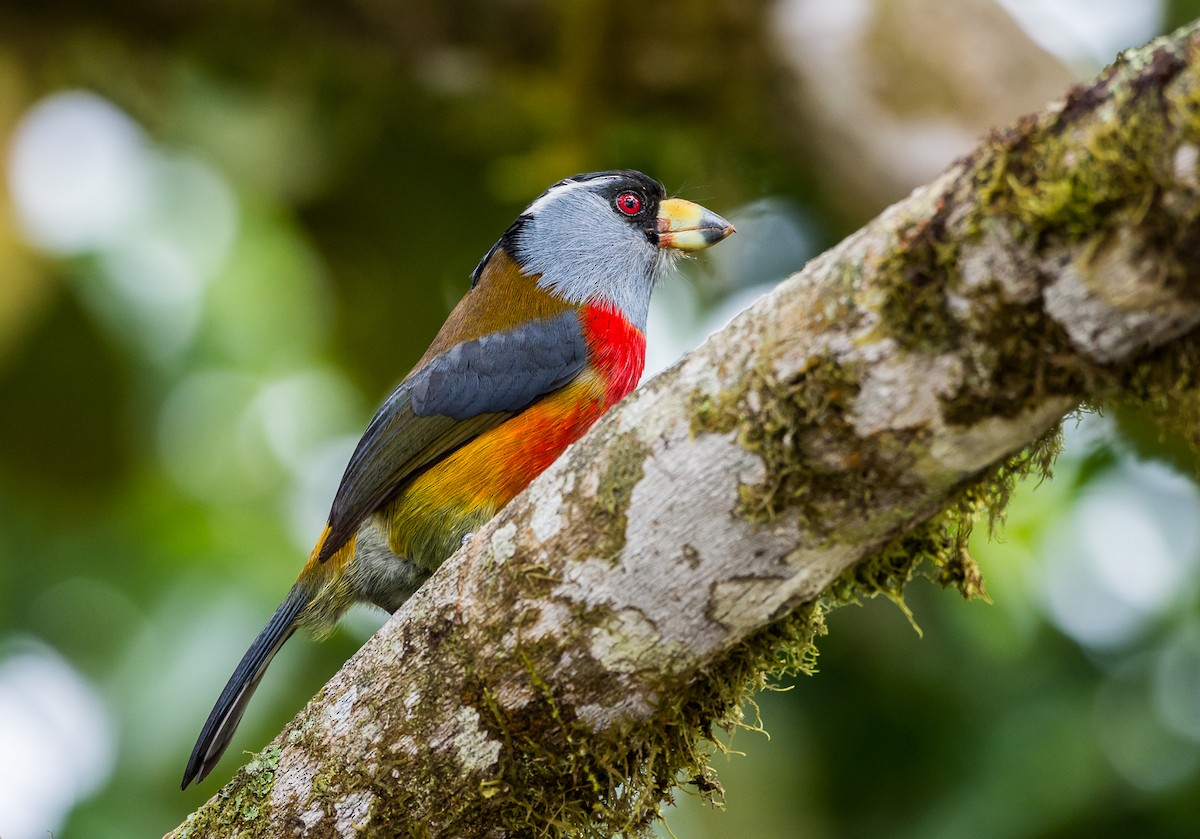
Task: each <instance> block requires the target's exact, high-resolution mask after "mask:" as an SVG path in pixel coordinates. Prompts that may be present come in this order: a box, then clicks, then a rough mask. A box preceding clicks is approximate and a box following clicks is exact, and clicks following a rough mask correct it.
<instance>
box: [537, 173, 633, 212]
mask: <svg viewBox="0 0 1200 839" xmlns="http://www.w3.org/2000/svg"><path fill="white" fill-rule="evenodd" d="M617 179H618V176H616V175H607V176H605V177H603V178H590V179H588V180H586V181H572V180H567V181H564V182H563V183H561V184H556V185H555V186H553V187H551V188H550V189H548V190H546V191H545V192H543V193H542V194H541V196H540V197H538V199H537V200H536V201H534V202H533V203H532V204H530V205H529V206H528V207H527V208H526V209H525V212H524V213H522V214H521V215H525V216H534V215H537V214H538V213H539V212H541V211H542V209H543V208H544V207H545V206H546V204H548V203H550V202H551V201H552V200H554V199H555V198H558V197H559V196H561V195H562V194H563V193H566V192H571V191H573V190H576V189H586V188H588V187H590V186H591V185H592V184H597V183H605V182H608V181H615V180H617Z"/></svg>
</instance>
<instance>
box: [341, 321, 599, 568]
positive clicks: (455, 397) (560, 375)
mask: <svg viewBox="0 0 1200 839" xmlns="http://www.w3.org/2000/svg"><path fill="white" fill-rule="evenodd" d="M586 364H587V341H586V339H585V338H584V335H583V330H582V328H581V327H580V324H579V317H578V315H577V314H576V313H575V312H574V311H568V312H564V313H563V314H561V315H559V316H557V317H554V318H550V319H547V320H539V321H533V322H530V323H528V324H525V325H523V326H520V327H518V328H516V329H511V330H506V331H504V332H494V333H491V334H489V335H484V336H483V337H481V338H476V339H474V340H472V341H465V342H463V343H461V344H457V345H455V346H454V347H452V348H451V349H449V350H447V351H446V352H444V353H442V354H441V355H439V356H436V357H434V358H433V359H432V360H431V361H430V362H429V363H428V364H426V365H425V366H424V367H422V368H421V369H420V370H417V371H415V372H414V373H412V374H410V375H409V376H408V378H406V379H405V380H404V381H403V382H401V383H400V385H399V387H397V388H396V389H395V390H394V391H392V394H391V395H390V396H389V397H388V398H387V400H386V401H384V403H383V405H382V406H381V407H380V409H379V410H378V411H377V412H376V414H375V417H374V418H373V419H372V420H371V423H370V425H368V426H367V430H366V432H365V433H364V434H363V436H362V439H361V440H359V441H358V447H357V448H356V449H355V450H354V454H353V455H352V456H351V458H350V463H349V465H348V466H347V467H346V472H345V474H344V475H342V482H341V485H340V486H339V487H338V491H337V494H336V495H335V496H334V499H333V507H332V509H331V510H330V512H329V529H330V533H329V535H328V536H327V537H326V539H325V542H324V544H323V545H322V546H321V552H320V554H319V555H318V558H319V559H320V561H321V562H324V561H325V560H326V559H328V558H329V557H330V556H332V555H333V554H334V553H335V552H336V551H337V549H338V548H340V547H341V546H342V545H344V544H345V543H346V541H347V540H349V538H350V537H351V536H352V535H353V534H354V532H355V531H356V530H357V529H358V526H359V524H361V523H362V520H363V519H365V518H366V517H367V516H368V515H370V514H371V513H372V512H374V511H375V510H377V509H378V508H379V507H381V506H383V504H385V503H386V502H387V501H388V500H390V499H391V497H392V496H393V495H394V494H395V493H396V491H397V490H398V489H399V488H400V487H401V486H402V485H403V484H404V483H405V482H406V481H408V480H409V479H410V478H413V477H415V476H416V475H417V474H418V473H419V472H420V471H421V470H423V469H424V468H426V467H427V466H430V465H431V464H433V463H434V462H436V461H438V460H441V459H442V458H443V457H445V456H446V455H447V454H449V453H450V452H452V451H454V450H455V449H457V448H459V447H460V446H463V445H465V444H466V443H468V442H470V441H471V440H473V439H474V438H475V437H478V436H479V435H480V434H482V433H483V432H485V431H487V430H489V429H491V428H495V427H496V426H497V425H499V424H500V423H502V422H504V421H505V420H507V419H509V418H511V417H512V416H514V415H515V414H517V413H518V412H520V411H522V410H524V409H525V408H527V407H528V406H529V405H531V404H532V403H533V402H535V401H537V400H538V399H539V398H540V397H542V396H544V395H546V394H547V393H550V392H552V391H554V390H557V389H558V388H560V387H562V386H563V385H565V384H567V383H568V382H570V381H571V380H572V379H574V378H575V377H576V376H577V375H579V372H580V371H581V370H583V368H584V366H585V365H586Z"/></svg>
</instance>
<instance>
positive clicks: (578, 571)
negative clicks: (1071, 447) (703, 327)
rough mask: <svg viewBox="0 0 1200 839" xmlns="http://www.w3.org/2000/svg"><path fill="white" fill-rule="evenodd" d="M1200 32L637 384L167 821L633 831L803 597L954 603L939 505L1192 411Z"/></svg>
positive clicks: (734, 704)
mask: <svg viewBox="0 0 1200 839" xmlns="http://www.w3.org/2000/svg"><path fill="white" fill-rule="evenodd" d="M1198 31H1200V27H1197V26H1196V25H1193V26H1192V27H1189V28H1187V29H1185V30H1181V31H1180V32H1178V33H1176V34H1175V35H1174V36H1172V37H1171V38H1168V39H1163V40H1160V41H1157V42H1155V43H1153V44H1150V45H1148V46H1147V47H1145V48H1142V49H1140V50H1136V51H1130V52H1129V53H1127V54H1125V55H1124V56H1123V57H1122V58H1121V59H1120V60H1119V61H1118V62H1117V63H1116V64H1115V65H1113V66H1112V67H1110V68H1108V69H1107V70H1106V71H1105V72H1104V73H1103V74H1102V75H1101V76H1100V77H1099V78H1098V79H1096V80H1095V81H1094V82H1092V83H1090V84H1088V85H1082V86H1079V87H1076V88H1075V89H1073V90H1071V91H1070V93H1069V94H1068V95H1067V97H1066V98H1065V99H1064V100H1063V101H1061V102H1059V103H1057V104H1055V105H1053V106H1051V107H1049V108H1048V109H1047V110H1046V111H1044V112H1042V113H1041V114H1038V115H1036V116H1033V117H1028V118H1026V119H1024V120H1022V121H1021V122H1020V123H1018V124H1017V125H1016V126H1014V127H1012V128H1010V129H1008V130H1007V131H1004V132H1002V133H997V134H995V135H993V136H992V137H991V138H989V139H988V140H987V141H985V142H984V143H983V144H982V145H981V146H980V147H979V148H978V149H977V150H976V151H975V152H974V153H973V154H972V155H971V156H969V157H968V158H965V159H963V160H961V161H959V162H957V163H956V164H955V165H953V166H952V167H951V168H950V169H949V170H948V171H947V172H945V173H944V174H943V175H942V176H941V177H940V178H938V179H937V180H936V181H935V182H934V183H932V184H930V185H928V186H926V187H923V188H921V189H918V190H917V191H916V192H914V193H913V194H912V195H911V196H910V197H909V198H908V199H906V200H905V201H903V202H901V203H899V204H896V205H895V206H893V207H892V208H890V209H889V210H887V211H886V212H885V213H884V214H883V215H881V216H880V217H879V218H878V219H876V220H875V221H874V222H873V223H872V224H870V225H869V226H868V227H866V228H864V229H863V230H861V231H860V232H858V233H856V234H854V235H853V236H851V237H849V238H848V239H846V240H845V241H844V242H842V243H841V244H840V245H839V246H838V247H836V248H835V249H833V250H832V251H830V252H828V253H826V254H824V255H823V256H821V257H819V258H818V259H815V260H813V261H812V262H811V263H810V264H809V265H808V266H807V267H806V268H805V269H804V270H803V271H802V272H800V273H799V274H797V275H796V276H794V277H792V278H791V279H789V280H788V281H786V282H785V283H783V284H782V285H781V286H780V287H779V288H778V289H776V290H775V291H774V292H773V293H771V294H770V295H768V296H767V297H765V298H763V299H762V300H760V301H759V302H758V303H757V304H756V305H755V306H754V307H753V308H752V309H750V310H749V311H748V312H746V313H745V314H744V315H742V316H741V317H740V318H738V319H737V320H736V321H735V322H734V323H733V324H732V325H731V326H730V327H729V328H727V329H726V330H724V331H723V332H722V333H720V334H719V335H717V336H714V337H713V338H712V339H711V340H710V341H709V342H708V343H707V344H705V345H704V346H703V347H701V348H700V349H699V350H697V351H696V352H694V353H692V354H691V355H689V356H688V357H686V358H685V359H684V360H683V361H682V362H680V363H679V364H678V365H676V366H675V367H674V368H673V369H671V370H669V371H668V372H666V373H664V374H663V375H661V376H659V377H657V378H655V379H654V380H653V381H651V382H649V383H648V384H647V385H646V386H644V387H642V388H641V389H640V390H638V391H637V392H636V393H635V394H634V396H633V397H632V398H630V399H628V400H626V401H625V402H624V403H622V404H621V405H620V406H619V407H618V409H616V410H615V411H614V412H613V413H612V414H610V415H609V416H608V417H606V418H605V420H604V421H602V422H601V423H600V424H599V426H598V427H597V428H596V429H595V430H594V431H593V432H592V433H591V434H589V435H588V436H587V437H586V438H585V439H584V440H583V441H581V442H580V443H579V444H577V445H575V446H573V447H572V448H571V449H570V450H569V451H568V453H567V454H566V455H565V456H564V457H563V458H562V459H561V460H560V461H559V462H558V463H556V464H555V465H554V466H553V467H551V469H550V470H549V471H548V472H547V473H546V474H545V475H543V476H542V478H541V479H539V480H538V481H537V482H536V483H535V484H534V485H533V486H532V487H531V488H530V489H529V491H527V492H526V493H524V494H523V495H522V496H521V497H520V498H518V499H517V500H516V501H515V502H514V503H513V504H512V505H511V506H510V507H509V508H508V509H507V510H505V511H504V512H503V513H502V514H501V515H499V516H498V517H497V518H496V519H495V520H494V521H492V522H491V523H490V524H489V525H488V526H487V527H486V528H484V529H483V531H482V532H480V533H479V534H477V536H476V538H475V539H474V540H473V541H472V543H471V544H470V545H469V546H467V547H466V548H465V549H464V550H462V551H460V552H459V554H458V555H457V556H456V557H454V558H453V559H452V560H450V561H449V562H448V563H447V564H446V565H445V566H444V567H443V568H442V569H441V571H440V572H439V573H438V574H437V575H435V577H434V578H433V579H432V580H430V581H429V583H428V584H427V585H426V586H425V587H424V588H423V589H422V590H421V591H420V592H419V593H418V594H417V595H416V596H415V597H413V598H412V600H411V601H409V603H407V604H406V605H405V606H404V608H402V609H401V610H400V611H399V612H398V613H397V614H396V615H395V616H394V617H393V618H392V620H390V621H389V622H388V624H387V625H386V626H385V627H384V628H383V629H381V630H380V632H379V633H378V634H377V635H376V636H375V637H374V638H373V639H371V640H370V641H369V642H368V643H367V644H366V645H365V646H364V647H363V649H362V650H361V651H360V652H359V653H358V654H357V655H356V656H355V657H354V658H353V659H352V660H351V661H350V662H349V663H347V665H346V666H345V667H344V668H343V669H342V670H341V671H340V672H339V673H338V674H337V675H336V676H335V677H334V678H333V679H332V680H331V681H330V682H329V684H328V685H327V686H326V687H325V689H324V690H323V691H322V692H321V694H320V695H318V696H317V697H316V698H315V699H314V700H313V701H312V702H310V703H309V705H308V706H307V707H306V708H305V709H304V710H303V711H302V712H301V713H300V714H299V715H298V716H297V717H296V719H295V720H294V721H293V722H292V723H291V724H290V725H289V726H288V727H287V729H286V730H285V731H284V732H283V733H282V734H280V736H279V737H278V738H277V739H276V740H275V741H274V742H273V743H272V744H271V745H270V746H269V747H268V748H267V749H266V750H265V751H264V752H263V753H262V754H261V755H260V756H259V757H258V758H256V759H255V760H254V761H252V762H251V763H250V765H249V766H247V767H246V768H245V769H244V770H243V771H242V772H241V773H239V774H238V775H237V777H235V778H234V780H233V781H231V782H230V784H229V785H228V786H226V787H225V788H224V789H223V790H221V791H220V792H219V793H218V794H217V795H216V796H215V797H214V798H213V799H212V800H211V801H210V802H209V803H208V804H207V805H205V807H204V808H202V809H201V810H200V811H198V812H197V813H195V814H193V816H191V817H190V818H189V819H188V821H187V822H186V823H185V824H183V825H182V826H181V827H180V828H179V829H177V830H176V831H175V832H174V833H173V834H172V835H174V836H178V837H195V836H233V835H246V836H258V835H264V836H277V835H278V836H289V835H309V836H357V835H369V836H393V835H416V836H426V835H428V836H451V835H453V836H497V837H499V836H518V835H547V834H548V835H556V834H560V833H561V834H563V835H567V834H571V835H574V834H576V833H589V832H590V833H592V834H595V835H613V834H615V833H620V832H622V831H630V832H635V831H637V830H638V829H640V828H641V827H644V826H645V825H646V824H648V823H649V822H650V821H651V820H652V819H653V818H654V814H655V812H656V811H657V807H658V805H659V803H660V802H661V801H662V799H663V798H664V797H665V796H668V795H669V794H670V792H671V790H672V788H673V787H674V785H675V784H677V783H679V782H680V781H684V782H687V781H688V779H689V778H690V779H691V780H690V782H691V783H694V784H696V785H697V787H698V788H699V789H700V790H701V791H702V792H703V791H711V789H712V787H713V782H712V779H711V778H710V777H709V776H708V774H707V772H706V769H705V767H704V763H703V749H704V745H705V744H704V740H705V738H706V737H707V736H708V734H709V731H710V729H711V727H712V725H714V724H716V723H721V722H729V721H731V720H734V719H736V714H737V712H738V708H739V707H740V703H741V701H742V700H743V698H744V696H745V693H744V691H745V690H746V689H747V686H751V687H752V686H753V685H754V684H755V683H756V680H758V679H760V678H761V675H762V673H763V672H765V671H767V670H770V669H771V668H772V667H773V666H779V665H797V664H802V663H803V657H804V655H805V651H806V647H805V645H806V643H807V641H808V638H809V636H810V635H811V633H812V632H814V631H817V630H818V629H819V626H820V624H819V616H820V608H821V606H822V604H823V603H825V604H828V602H830V600H832V599H836V598H838V597H841V596H845V595H847V594H848V593H849V594H852V593H853V588H854V587H855V586H858V587H860V588H861V587H867V588H868V589H869V588H870V587H872V586H875V587H881V588H883V589H885V590H889V589H890V588H891V587H893V586H899V585H901V584H902V583H903V581H904V579H905V578H906V576H907V574H908V573H910V571H911V560H912V558H913V557H914V556H919V555H929V556H932V557H933V559H934V560H935V561H937V562H939V563H941V565H942V566H943V568H942V573H943V574H944V575H945V576H946V577H947V578H949V579H951V580H952V581H954V582H957V583H959V584H960V586H961V587H962V588H963V589H964V590H970V589H972V588H973V587H975V586H976V585H977V581H976V580H974V578H973V577H972V574H971V568H970V563H969V561H967V560H966V559H965V558H964V557H963V556H962V555H961V554H960V553H958V548H959V547H960V541H959V540H960V538H961V536H962V530H963V527H964V526H965V524H966V522H965V519H964V518H963V517H965V516H969V514H970V513H971V511H972V509H973V505H975V506H977V503H978V502H979V501H980V500H983V501H988V500H994V499H996V498H997V497H998V496H1001V495H1002V494H1003V491H1004V489H1005V483H1006V481H1008V480H1009V479H1010V477H1011V473H1012V471H1013V470H1014V469H1017V468H1020V466H1021V464H1022V463H1023V462H1025V461H1022V460H1021V458H1022V455H1021V453H1022V452H1023V451H1026V452H1028V451H1029V448H1028V447H1030V446H1031V445H1033V444H1036V443H1038V441H1043V442H1044V441H1045V440H1046V439H1047V435H1052V434H1053V432H1054V430H1055V429H1056V428H1057V426H1058V424H1059V422H1060V420H1061V419H1062V417H1063V415H1064V414H1065V413H1066V412H1069V411H1071V410H1073V409H1074V408H1075V407H1076V406H1078V405H1079V404H1080V403H1081V402H1082V401H1098V400H1102V399H1107V398H1110V397H1114V396H1121V395H1126V396H1131V397H1132V398H1135V399H1139V400H1141V401H1142V402H1143V403H1145V404H1150V405H1157V406H1160V407H1165V408H1167V409H1169V408H1170V407H1171V405H1173V404H1178V402H1179V400H1184V399H1194V393H1195V391H1194V388H1193V385H1194V376H1195V373H1194V368H1195V366H1197V364H1200V362H1196V359H1197V358H1198V357H1200V356H1197V349H1196V347H1197V340H1198V338H1197V327H1198V326H1200V34H1198ZM1025 457H1026V460H1027V459H1028V455H1026V456H1025ZM947 511H950V512H947ZM831 586H832V587H833V588H832V589H831ZM831 592H832V594H831Z"/></svg>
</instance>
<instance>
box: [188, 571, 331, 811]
mask: <svg viewBox="0 0 1200 839" xmlns="http://www.w3.org/2000/svg"><path fill="white" fill-rule="evenodd" d="M307 604H308V593H307V591H305V589H304V587H303V586H301V585H300V584H299V583H297V584H296V585H294V586H292V590H291V591H290V592H288V596H287V597H285V598H284V599H283V602H282V603H280V604H279V608H278V609H276V610H275V614H274V615H272V616H271V620H270V621H268V622H267V625H266V626H265V627H263V630H262V632H260V633H259V634H258V637H257V638H255V639H254V643H253V644H251V645H250V649H248V650H246V654H245V655H244V656H242V660H241V662H240V663H239V664H238V666H237V669H236V670H234V671H233V675H232V676H230V677H229V682H228V684H226V685H225V689H224V690H223V691H221V696H220V697H219V698H218V699H217V704H216V705H214V706H213V709H212V711H211V712H210V713H209V715H208V720H206V721H205V723H204V728H202V729H201V730H200V737H199V738H198V739H197V740H196V746H195V748H193V749H192V756H191V757H190V758H188V763H187V768H186V769H185V770H184V772H183V784H182V785H181V787H180V789H187V787H188V784H190V783H192V782H193V781H195V782H196V783H197V784H198V783H200V782H201V781H203V780H204V778H205V777H206V776H207V775H208V773H209V772H211V771H212V769H213V767H214V766H216V765H217V761H218V760H220V759H221V755H222V754H224V753H225V749H226V748H228V746H229V741H230V740H232V739H233V732H234V731H236V730H237V727H238V723H239V722H241V721H242V714H244V713H245V712H246V705H247V704H248V703H249V702H250V697H251V696H252V695H253V694H254V689H255V688H257V687H258V683H259V681H261V680H262V677H263V673H265V672H266V670H267V665H269V664H270V663H271V659H273V658H274V657H275V653H277V652H279V648H280V647H282V646H283V644H284V642H285V641H287V639H288V638H291V637H292V633H293V632H295V631H296V619H297V618H298V617H299V616H300V612H301V610H302V609H303V608H304V607H305V606H306V605H307Z"/></svg>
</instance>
